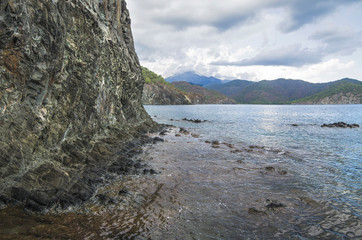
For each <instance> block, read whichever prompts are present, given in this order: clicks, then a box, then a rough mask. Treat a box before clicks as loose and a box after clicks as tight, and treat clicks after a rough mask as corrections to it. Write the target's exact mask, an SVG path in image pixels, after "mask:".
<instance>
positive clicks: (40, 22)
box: [0, 0, 154, 210]
mask: <svg viewBox="0 0 362 240" xmlns="http://www.w3.org/2000/svg"><path fill="white" fill-rule="evenodd" d="M130 21H131V20H130V17H129V12H128V10H127V8H126V3H125V1H124V0H74V1H66V0H64V1H63V0H62V1H60V0H53V1H50V0H27V1H23V0H2V1H0V113H1V115H0V178H1V182H0V205H1V203H5V204H7V203H12V202H22V203H24V204H26V206H27V207H28V208H30V209H34V210H43V209H46V208H49V207H50V206H54V204H61V205H62V206H63V207H66V206H68V205H71V204H76V203H78V202H81V201H83V200H86V199H88V198H89V197H90V196H91V195H92V194H93V192H94V188H93V185H94V184H95V183H97V181H101V178H100V176H101V175H102V173H103V172H104V171H105V170H106V169H107V167H108V166H111V165H112V164H113V163H114V162H116V161H123V160H122V159H124V156H122V157H121V156H120V155H122V151H123V152H124V151H126V148H127V147H129V146H132V144H129V142H130V141H132V140H134V139H135V137H137V136H140V132H142V131H146V130H147V129H148V128H149V127H150V126H154V123H153V122H152V120H151V119H150V118H149V116H148V115H147V113H146V112H145V111H144V109H143V107H142V104H141V96H142V88H143V84H144V81H143V79H142V75H141V69H140V64H139V61H138V58H137V55H136V53H135V50H134V45H133V39H132V33H131V28H130ZM126 143H128V144H126Z"/></svg>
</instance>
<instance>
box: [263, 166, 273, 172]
mask: <svg viewBox="0 0 362 240" xmlns="http://www.w3.org/2000/svg"><path fill="white" fill-rule="evenodd" d="M265 169H266V170H267V171H275V168H274V167H271V166H268V167H265Z"/></svg>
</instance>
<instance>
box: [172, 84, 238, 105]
mask: <svg viewBox="0 0 362 240" xmlns="http://www.w3.org/2000/svg"><path fill="white" fill-rule="evenodd" d="M172 85H174V86H175V87H176V88H178V89H179V90H181V91H182V92H184V93H185V95H187V97H188V98H189V99H191V101H192V103H193V104H234V103H236V101H235V100H233V99H230V98H228V97H226V96H225V95H223V94H221V93H219V92H217V91H215V90H209V89H206V88H204V87H201V86H200V85H195V84H192V83H189V82H184V81H182V82H173V83H172Z"/></svg>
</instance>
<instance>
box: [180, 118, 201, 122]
mask: <svg viewBox="0 0 362 240" xmlns="http://www.w3.org/2000/svg"><path fill="white" fill-rule="evenodd" d="M182 120H183V121H188V122H192V123H203V122H207V120H200V119H188V118H183V119H182Z"/></svg>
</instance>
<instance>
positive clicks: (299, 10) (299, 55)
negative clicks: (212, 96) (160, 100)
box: [127, 0, 362, 82]
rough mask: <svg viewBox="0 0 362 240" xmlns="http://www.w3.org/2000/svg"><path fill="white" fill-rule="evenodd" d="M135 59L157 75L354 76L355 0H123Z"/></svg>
mask: <svg viewBox="0 0 362 240" xmlns="http://www.w3.org/2000/svg"><path fill="white" fill-rule="evenodd" d="M127 6H128V9H129V11H130V15H131V26H132V32H133V37H134V41H135V48H136V52H137V54H138V57H139V59H140V62H141V65H143V66H145V67H147V68H149V69H150V70H152V71H154V72H156V73H157V74H159V75H162V76H163V77H165V78H166V77H169V76H172V75H175V74H177V73H182V72H186V71H194V72H196V73H197V74H200V75H204V76H213V77H217V78H220V79H225V80H232V79H243V80H251V81H260V80H272V79H277V78H289V79H302V80H305V81H309V82H329V81H334V80H338V79H341V78H345V77H349V78H355V79H359V80H362V14H361V13H362V0H252V1H247V0H223V1H220V0H152V1H151V0H128V1H127Z"/></svg>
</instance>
